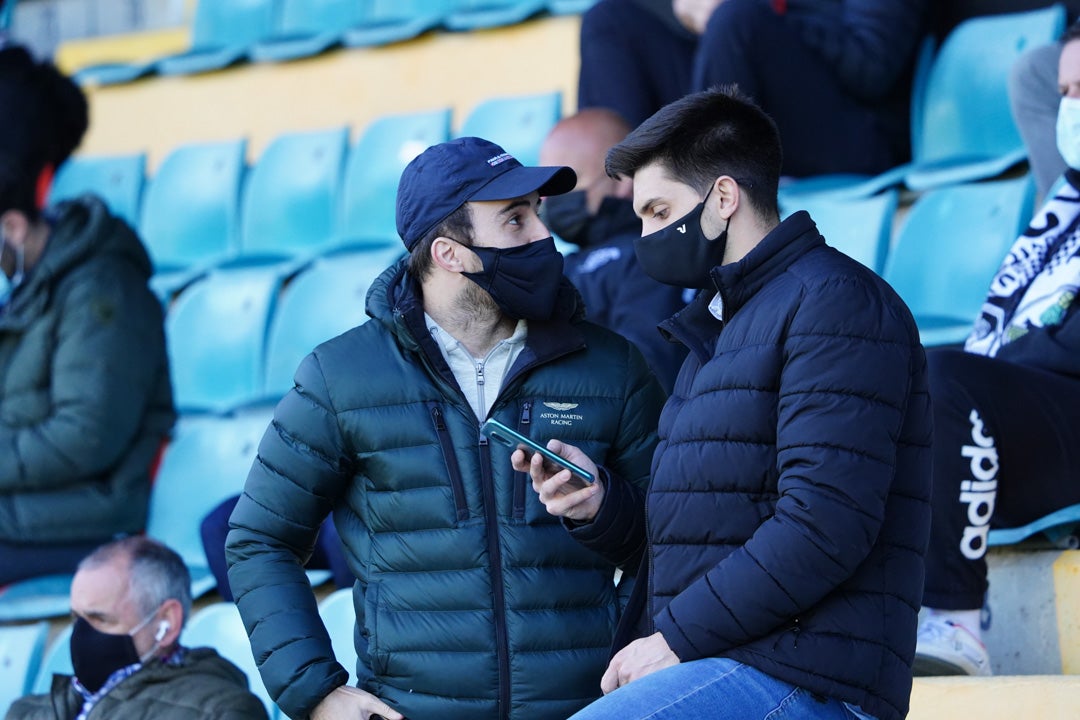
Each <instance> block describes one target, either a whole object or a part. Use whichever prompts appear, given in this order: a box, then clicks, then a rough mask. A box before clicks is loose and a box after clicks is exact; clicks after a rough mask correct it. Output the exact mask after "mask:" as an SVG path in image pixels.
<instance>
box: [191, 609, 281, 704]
mask: <svg viewBox="0 0 1080 720" xmlns="http://www.w3.org/2000/svg"><path fill="white" fill-rule="evenodd" d="M182 642H183V644H184V645H185V646H186V647H189V648H197V647H209V648H213V649H214V650H217V653H218V655H220V656H221V657H223V658H225V659H226V660H228V661H229V662H231V663H232V664H233V665H235V666H236V667H238V668H240V669H241V670H243V671H244V674H245V675H247V678H248V689H249V690H251V692H252V694H253V695H255V696H256V697H258V698H259V699H260V700H262V701H263V704H264V705H265V706H266V712H267V714H268V715H269V716H270V718H271V720H273V719H274V718H276V717H278V715H279V713H278V708H277V705H275V704H274V701H273V700H272V699H270V693H269V692H267V690H266V685H264V684H263V680H262V675H260V674H259V668H258V666H256V665H255V657H254V656H253V655H252V653H251V642H250V641H249V640H248V635H247V631H246V630H245V629H244V622H243V620H241V618H240V611H239V610H237V609H236V605H234V604H233V603H225V602H219V603H213V604H211V605H207V606H206V607H204V608H202V609H200V610H198V611H196V612H195V613H194V614H192V616H191V619H190V620H188V623H187V625H186V626H185V627H184V632H183V635H182Z"/></svg>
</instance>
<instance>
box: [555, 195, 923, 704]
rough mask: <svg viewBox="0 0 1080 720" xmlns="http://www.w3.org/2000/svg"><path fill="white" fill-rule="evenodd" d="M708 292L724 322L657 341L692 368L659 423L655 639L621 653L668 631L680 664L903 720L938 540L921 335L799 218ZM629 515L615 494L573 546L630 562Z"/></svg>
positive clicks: (677, 326)
mask: <svg viewBox="0 0 1080 720" xmlns="http://www.w3.org/2000/svg"><path fill="white" fill-rule="evenodd" d="M713 279H714V281H715V282H716V285H717V287H718V288H719V291H720V297H721V298H722V300H723V311H722V315H723V321H720V320H717V319H716V318H715V317H714V316H713V315H712V314H711V313H710V312H709V310H708V303H709V301H710V300H711V299H712V297H711V295H710V294H709V293H703V294H702V296H700V297H699V298H698V299H697V300H695V301H694V303H692V304H691V305H690V306H688V307H687V308H686V309H685V310H683V311H682V312H681V313H680V314H678V315H676V316H675V317H674V318H673V319H672V320H670V321H669V322H668V323H667V324H666V327H667V329H668V330H669V331H670V332H672V333H673V334H675V335H676V336H677V337H679V338H680V339H681V340H683V342H685V343H686V344H687V345H688V346H689V347H690V349H691V353H690V356H689V357H688V359H687V361H686V364H685V365H684V366H683V369H682V371H681V373H680V375H679V379H678V381H677V383H676V387H675V392H674V394H673V395H672V397H671V399H670V400H669V401H668V403H667V405H666V406H665V408H664V411H663V414H662V416H661V420H660V445H659V446H658V447H657V451H656V455H655V458H654V461H653V477H652V483H651V485H650V487H649V492H648V499H647V504H648V515H647V517H648V540H649V546H648V553H647V566H648V569H649V582H648V585H647V587H648V593H647V597H645V595H646V593H644V592H642V593H641V596H640V597H637V596H638V591H642V590H643V589H644V588H645V587H646V585H645V583H643V582H641V581H640V580H639V584H638V587H637V588H636V589H635V596H636V597H635V598H634V601H637V600H640V604H637V603H636V602H635V604H636V605H637V607H639V608H640V609H641V610H642V613H643V617H644V622H640V621H639V623H638V626H637V627H636V628H634V627H631V624H627V627H626V628H624V629H621V630H620V638H619V639H618V640H617V645H621V644H625V643H626V642H628V641H629V640H631V639H632V638H633V635H632V634H631V633H632V632H636V634H642V633H651V632H653V631H654V630H659V631H660V632H662V633H663V635H664V638H665V639H666V640H667V642H668V644H669V645H670V646H671V648H672V649H673V650H674V651H675V653H676V654H677V655H678V656H679V658H680V659H681V660H682V661H684V662H685V661H690V660H696V659H699V658H705V657H716V656H724V657H730V658H733V659H735V660H738V661H740V662H743V663H746V664H748V665H751V666H754V667H756V668H758V669H759V670H761V671H763V672H765V673H768V674H769V675H772V676H774V677H777V678H780V679H782V680H785V681H787V682H790V683H792V684H795V685H798V686H800V687H803V688H806V689H808V690H811V691H813V692H817V693H820V694H823V695H826V696H830V697H834V698H837V699H840V700H843V701H845V702H849V703H854V704H856V705H858V706H860V707H861V708H862V709H863V710H864V711H866V712H868V713H870V714H872V715H874V716H876V717H878V718H880V719H881V720H897V719H898V718H902V717H903V716H904V715H905V714H906V713H907V708H908V697H909V695H910V691H911V661H912V657H913V655H914V649H915V628H916V618H917V614H918V610H919V604H920V601H921V597H922V587H923V557H924V554H925V551H926V545H927V541H928V536H929V525H930V508H929V498H930V472H931V471H930V443H931V434H932V427H931V419H930V401H929V395H928V392H927V381H926V360H925V356H924V353H923V349H922V346H921V345H920V343H919V335H918V331H917V329H916V327H915V323H914V322H913V320H912V318H911V316H910V313H909V312H908V310H907V308H906V307H905V305H904V304H903V302H902V301H901V300H900V299H899V298H898V297H897V296H896V294H895V293H894V292H893V291H892V289H891V288H889V287H888V285H886V284H885V283H884V281H882V280H881V279H880V278H878V277H877V276H876V275H874V274H873V273H872V272H871V271H869V270H867V269H866V268H864V267H863V266H861V265H859V264H858V263H856V262H855V261H853V260H851V259H850V258H847V257H845V256H844V255H842V254H841V253H839V252H837V251H836V250H834V249H832V248H830V247H828V246H827V245H826V244H825V242H824V240H823V238H822V237H821V235H820V234H819V233H818V231H817V229H816V227H815V226H814V224H813V221H811V219H810V217H809V215H807V214H806V213H797V214H796V215H794V216H793V217H791V218H789V219H788V220H786V221H784V222H783V223H782V224H780V225H779V226H778V227H777V228H775V229H774V230H773V231H772V232H771V233H770V234H768V235H767V236H766V237H765V238H764V239H763V240H762V241H761V243H760V244H759V245H758V246H757V247H756V248H755V249H754V250H752V251H751V252H750V253H749V254H748V255H747V256H746V257H745V258H744V259H743V260H742V261H741V262H738V263H735V264H732V265H728V266H724V267H721V268H717V269H715V270H714V271H713ZM636 497H637V491H636V490H635V489H633V488H627V487H626V486H625V485H624V484H621V483H619V482H618V478H613V480H612V483H611V491H610V492H609V493H608V495H607V496H606V497H605V503H604V507H603V508H602V509H601V512H600V514H599V515H598V516H597V518H596V519H595V520H594V522H593V523H592V524H590V525H588V526H584V527H582V528H579V529H577V530H575V531H574V534H575V536H576V537H578V539H580V540H582V541H583V542H585V543H586V544H589V545H593V546H596V547H597V548H598V549H599V548H600V546H602V545H603V544H604V541H603V540H602V538H611V537H619V536H622V535H625V536H626V540H625V542H623V543H622V544H621V545H619V546H616V547H614V548H612V547H610V546H609V547H608V548H607V551H608V552H611V553H612V555H613V556H614V555H618V554H620V553H621V554H622V555H623V556H625V555H626V554H627V553H628V552H633V551H635V550H637V549H639V548H640V545H641V541H640V534H639V533H640V531H636V530H635V529H634V527H632V525H631V524H632V523H634V522H638V521H637V520H636V517H635V514H634V511H633V510H631V508H633V507H634V506H635V504H636V503H635V498H636ZM637 511H638V512H640V506H638V507H637ZM636 533H637V534H636ZM635 534H636V535H635ZM630 612H631V611H629V610H628V613H627V615H628V616H629V615H630Z"/></svg>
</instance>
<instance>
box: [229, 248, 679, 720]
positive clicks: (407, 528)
mask: <svg viewBox="0 0 1080 720" xmlns="http://www.w3.org/2000/svg"><path fill="white" fill-rule="evenodd" d="M419 295H420V294H419V289H418V287H417V286H416V285H415V283H414V281H413V280H411V277H410V276H409V275H408V274H407V273H405V272H404V264H403V263H399V264H398V265H397V266H396V267H394V268H391V269H390V270H388V271H387V272H385V273H384V274H383V275H382V276H381V277H380V278H379V280H377V281H376V283H375V284H374V285H373V287H372V289H371V291H370V292H369V294H368V314H369V315H371V316H372V317H373V318H374V319H372V320H370V321H368V322H366V323H365V324H364V325H362V326H360V327H358V328H355V329H353V330H351V331H349V332H347V333H345V334H344V335H341V336H340V337H338V338H336V339H334V340H331V341H329V342H327V343H324V344H323V345H321V346H319V347H318V348H316V349H315V351H314V352H313V353H312V354H311V355H309V356H308V357H307V358H306V359H305V360H304V361H303V363H302V364H301V366H300V368H299V370H297V373H296V377H295V382H296V387H295V389H294V390H292V391H291V392H290V393H289V394H288V395H287V396H286V397H285V398H284V399H283V400H282V401H281V403H280V404H279V405H278V407H277V409H276V411H275V414H274V421H273V424H272V425H271V427H270V428H269V429H268V430H267V433H266V435H265V436H264V438H263V440H262V443H261V444H260V446H259V455H258V459H257V460H256V462H255V465H254V467H253V468H252V470H251V473H250V475H249V476H248V480H247V484H246V486H245V489H244V495H243V496H242V498H241V499H240V502H239V504H238V505H237V507H236V510H235V512H234V513H233V516H232V526H233V528H234V529H233V531H232V532H231V533H230V535H229V539H228V544H227V554H228V558H229V562H230V565H231V568H230V572H229V580H230V584H231V586H232V589H233V593H234V595H235V597H236V599H237V604H238V605H239V608H240V613H241V615H242V616H243V618H244V622H245V624H246V626H247V628H248V632H249V634H250V636H251V642H252V648H253V650H254V654H255V658H256V660H257V662H258V663H259V667H260V670H261V672H262V676H263V680H264V681H265V683H266V686H267V689H268V690H269V691H270V694H271V696H272V697H274V699H275V700H276V701H277V703H278V705H279V706H281V707H282V709H283V710H285V712H286V713H287V714H288V715H289V717H292V718H306V717H307V716H308V714H309V713H310V712H311V710H312V709H313V708H314V707H315V705H317V704H318V703H319V702H320V701H321V700H322V698H324V697H325V696H326V695H327V694H328V693H330V692H331V691H332V690H333V689H334V688H336V687H338V686H340V685H342V684H344V683H345V681H346V675H345V671H344V669H343V668H342V667H341V666H340V665H339V664H338V663H337V662H335V660H334V655H333V652H332V650H331V646H330V641H329V639H328V637H327V634H326V631H325V630H324V629H323V626H322V625H321V623H320V622H319V617H318V615H317V614H316V606H315V604H314V599H313V597H312V593H311V590H310V588H309V587H308V586H307V581H306V579H305V577H304V574H303V572H302V569H301V567H300V563H302V562H303V561H304V560H306V558H307V556H308V554H309V553H310V551H311V547H312V543H313V542H314V539H315V534H316V531H317V529H318V527H319V524H320V522H321V521H322V519H323V517H325V516H326V514H327V513H328V512H330V511H333V513H334V520H335V523H336V526H337V528H338V531H339V533H340V534H341V538H342V541H343V543H344V545H345V550H346V554H347V558H348V562H349V564H350V566H351V568H352V570H353V572H354V574H355V575H356V577H357V579H358V581H357V583H356V585H355V587H354V597H355V603H354V604H355V611H356V617H357V629H358V633H357V634H356V635H355V637H354V640H355V642H356V645H357V651H358V656H359V661H358V666H357V673H358V675H359V677H360V678H361V682H360V684H361V686H362V687H364V688H365V689H367V690H368V691H369V692H372V693H374V694H376V695H378V696H379V697H381V698H382V699H383V700H385V701H386V702H387V703H389V704H390V705H391V706H393V707H395V708H396V709H398V710H399V711H401V712H402V713H403V714H404V715H405V716H406V717H408V718H412V719H414V720H424V719H426V718H438V719H439V720H458V719H461V720H464V719H466V718H467V719H468V720H563V719H564V718H566V717H568V716H569V715H571V714H573V713H574V712H575V711H576V710H578V709H580V708H581V707H583V706H584V705H586V704H587V703H588V702H589V701H590V700H592V699H594V698H596V697H597V696H598V695H599V694H600V678H601V675H602V674H603V672H604V669H605V668H606V666H607V660H608V653H609V646H610V643H611V640H612V637H613V632H614V627H615V623H616V621H617V619H618V616H619V613H620V601H619V598H618V597H617V589H616V587H615V584H614V582H613V576H614V572H615V567H614V566H613V565H611V564H610V563H608V562H606V561H605V560H604V559H602V558H601V557H600V556H599V555H597V554H594V553H592V552H591V551H588V550H586V549H585V548H584V547H583V546H581V545H580V544H578V543H577V542H575V541H574V540H573V539H571V537H570V535H569V533H567V531H566V530H565V529H564V528H563V526H562V525H561V524H560V523H559V521H558V520H557V519H556V518H554V517H552V516H550V515H549V514H548V513H547V512H546V510H545V509H544V507H543V505H542V504H541V503H540V501H539V499H538V497H537V494H536V493H535V492H534V491H533V489H532V487H531V484H530V481H529V479H528V476H527V475H526V474H525V473H516V472H514V470H513V468H512V467H511V466H510V449H509V448H506V447H504V446H501V445H498V444H489V443H488V442H487V439H486V438H485V437H484V436H483V435H482V434H481V433H480V421H479V420H478V419H477V418H476V416H475V415H474V413H473V411H472V409H471V408H470V406H469V404H468V402H467V401H466V399H465V397H464V396H463V394H462V391H461V390H460V389H459V387H458V385H457V382H456V381H455V379H454V376H453V374H452V372H451V371H450V368H449V367H448V366H447V364H446V362H445V360H444V359H443V357H442V355H441V354H440V352H439V350H438V348H437V347H436V346H435V343H434V341H433V340H432V338H431V336H430V334H429V333H428V332H427V330H426V327H425V325H424V319H423V308H422V306H421V302H420V296H419ZM582 314H583V313H582V309H581V307H580V304H579V298H578V296H577V293H576V291H574V290H573V288H572V286H570V284H569V282H566V281H564V283H563V288H562V292H561V295H560V302H559V310H557V312H556V319H554V320H552V321H550V322H543V323H541V322H530V323H529V330H528V339H527V341H526V346H525V348H524V349H523V350H522V352H521V355H520V356H519V358H518V360H517V362H516V363H515V364H514V366H513V367H512V368H511V369H510V370H509V372H508V373H507V377H506V379H505V382H504V384H503V386H502V389H501V390H500V392H499V395H498V398H497V399H496V401H495V403H494V406H493V407H492V410H491V414H490V416H491V417H493V418H496V419H498V420H500V421H501V422H503V423H504V424H506V425H509V426H511V427H516V428H518V429H519V430H520V431H521V432H522V433H523V434H525V435H527V436H530V437H532V438H533V439H536V440H539V441H547V440H548V439H549V438H552V437H555V438H560V439H563V440H566V441H568V442H570V443H573V444H575V445H578V446H579V447H581V448H582V449H583V450H584V451H585V452H586V453H588V454H589V456H590V457H592V458H594V459H595V460H596V461H598V462H601V463H604V464H606V466H607V467H608V468H610V470H611V471H612V472H616V473H618V474H619V475H620V476H622V477H625V478H627V479H629V480H630V481H631V482H634V483H636V484H637V485H638V486H640V487H644V486H645V484H646V483H647V478H648V472H649V464H650V459H651V457H652V452H653V448H654V446H655V444H656V436H655V428H656V424H657V418H658V414H659V410H660V407H661V405H662V403H663V392H662V390H661V389H660V386H659V384H658V383H657V381H656V379H655V378H654V377H653V375H652V374H651V373H650V372H649V370H648V368H647V366H646V364H645V362H644V360H643V358H642V357H641V354H640V353H639V352H638V351H637V349H636V348H634V347H633V346H632V345H631V344H630V343H629V342H627V341H625V340H624V339H623V338H621V337H620V336H618V335H616V334H615V333H612V332H610V331H608V330H605V329H603V328H601V327H599V326H596V325H593V324H591V323H587V322H584V321H582Z"/></svg>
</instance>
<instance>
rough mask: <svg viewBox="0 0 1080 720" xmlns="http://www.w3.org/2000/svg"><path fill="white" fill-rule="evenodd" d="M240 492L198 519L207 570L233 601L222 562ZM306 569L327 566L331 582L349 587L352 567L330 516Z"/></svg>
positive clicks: (220, 592)
mask: <svg viewBox="0 0 1080 720" xmlns="http://www.w3.org/2000/svg"><path fill="white" fill-rule="evenodd" d="M239 499H240V496H239V495H234V496H233V497H231V498H229V499H228V500H225V501H224V502H222V503H221V504H220V505H218V506H217V507H216V508H214V509H213V510H211V511H210V512H208V513H207V514H206V517H204V518H203V519H202V522H201V523H199V535H200V537H202V545H203V552H204V553H205V554H206V562H207V564H208V565H209V566H210V572H212V573H213V574H214V579H215V580H216V581H217V591H218V594H219V595H221V599H222V600H226V601H228V602H232V601H233V594H232V588H230V587H229V566H228V564H227V563H226V562H225V538H226V537H228V535H229V516H230V515H232V511H233V509H234V508H235V507H236V503H237V501H238V500H239ZM305 567H306V568H308V569H309V570H329V571H330V573H331V575H332V576H333V579H334V585H336V586H337V587H339V588H344V587H352V584H353V581H354V580H355V578H354V577H353V574H352V571H351V570H349V566H348V564H347V563H346V562H345V553H344V551H343V550H342V547H341V537H340V536H338V532H337V528H336V527H334V521H333V519H332V518H327V519H326V520H323V524H322V526H321V527H320V528H319V537H318V539H317V540H316V541H315V547H314V548H313V549H312V552H311V557H310V558H309V559H308V561H307V564H306V565H305Z"/></svg>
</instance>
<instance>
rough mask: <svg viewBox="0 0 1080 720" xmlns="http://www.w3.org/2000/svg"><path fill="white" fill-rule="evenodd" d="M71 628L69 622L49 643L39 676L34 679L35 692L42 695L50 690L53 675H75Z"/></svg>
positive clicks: (33, 690)
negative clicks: (72, 663)
mask: <svg viewBox="0 0 1080 720" xmlns="http://www.w3.org/2000/svg"><path fill="white" fill-rule="evenodd" d="M71 630H72V625H71V623H68V624H67V626H66V627H64V629H63V630H61V631H60V632H59V633H57V635H56V637H55V638H53V641H52V642H51V643H50V644H49V647H48V649H46V651H45V657H44V658H43V659H42V661H41V667H40V668H39V669H38V672H37V677H36V678H35V680H34V687H33V689H32V692H33V694H35V695H40V694H42V693H47V692H49V688H51V687H52V679H53V675H74V674H75V670H74V668H72V666H71Z"/></svg>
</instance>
